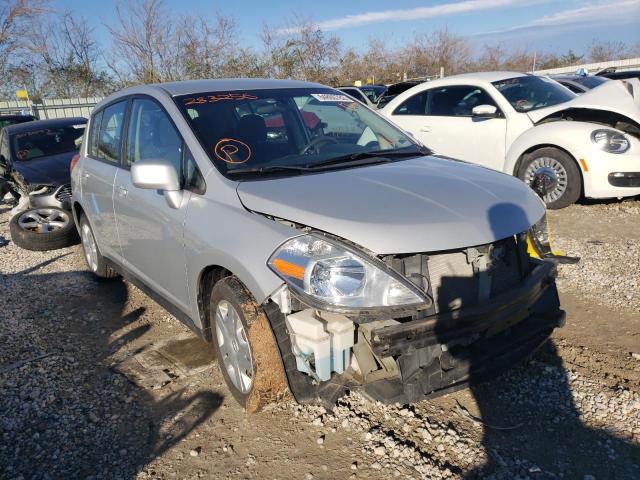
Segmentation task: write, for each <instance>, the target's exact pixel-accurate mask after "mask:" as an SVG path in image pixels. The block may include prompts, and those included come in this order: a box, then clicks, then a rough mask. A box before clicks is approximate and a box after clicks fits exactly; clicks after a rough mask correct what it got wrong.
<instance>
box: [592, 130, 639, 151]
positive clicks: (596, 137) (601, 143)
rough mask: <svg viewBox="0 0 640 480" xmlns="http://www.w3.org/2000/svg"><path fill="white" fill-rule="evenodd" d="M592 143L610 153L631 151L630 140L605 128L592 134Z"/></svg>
mask: <svg viewBox="0 0 640 480" xmlns="http://www.w3.org/2000/svg"><path fill="white" fill-rule="evenodd" d="M591 141H592V142H593V143H595V144H596V145H597V147H598V148H599V149H600V150H602V151H604V152H608V153H624V152H626V151H627V150H629V146H630V144H629V140H628V139H627V137H625V136H624V135H623V134H622V133H620V132H616V131H615V130H607V129H604V128H601V129H598V130H594V131H593V132H591Z"/></svg>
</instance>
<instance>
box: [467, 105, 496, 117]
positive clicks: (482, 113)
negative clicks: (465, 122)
mask: <svg viewBox="0 0 640 480" xmlns="http://www.w3.org/2000/svg"><path fill="white" fill-rule="evenodd" d="M497 113H498V108H497V107H496V106H495V105H477V106H475V107H473V109H472V110H471V115H473V116H474V117H480V118H494V117H496V115H497Z"/></svg>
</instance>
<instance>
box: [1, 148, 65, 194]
mask: <svg viewBox="0 0 640 480" xmlns="http://www.w3.org/2000/svg"><path fill="white" fill-rule="evenodd" d="M76 153H77V152H66V153H61V154H59V155H51V156H48V157H40V158H34V159H33V160H27V161H24V162H21V161H17V162H13V168H14V169H15V170H17V171H18V172H19V173H20V174H21V175H22V176H23V177H24V179H25V180H26V181H27V183H29V184H31V185H37V184H41V185H56V186H57V185H64V184H67V183H69V182H70V181H71V173H70V171H69V164H70V162H71V158H72V157H73V156H74V155H75V154H76Z"/></svg>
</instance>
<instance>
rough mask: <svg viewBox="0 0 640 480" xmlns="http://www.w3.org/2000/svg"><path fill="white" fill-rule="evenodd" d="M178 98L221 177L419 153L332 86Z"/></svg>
mask: <svg viewBox="0 0 640 480" xmlns="http://www.w3.org/2000/svg"><path fill="white" fill-rule="evenodd" d="M176 103H177V105H178V106H179V108H181V109H182V111H183V113H184V115H185V118H186V119H187V121H188V122H189V123H190V124H191V127H192V128H193V130H194V132H195V134H196V136H197V137H198V139H199V140H200V142H201V144H202V146H203V147H204V148H205V150H206V151H207V153H208V154H209V156H210V158H211V160H212V161H213V162H214V164H215V165H216V166H217V167H218V169H220V171H221V172H222V173H223V174H225V175H231V176H233V175H234V172H236V173H237V174H240V173H241V172H242V173H246V172H247V171H248V170H252V171H253V173H255V171H256V170H262V171H264V170H265V169H267V168H269V169H271V170H274V169H276V168H281V169H284V168H286V169H289V170H291V171H293V170H294V169H298V170H300V169H303V168H304V169H310V168H313V167H314V166H319V165H320V164H323V165H326V164H328V163H332V164H334V165H338V164H339V163H340V162H339V161H340V159H343V158H344V159H345V162H347V161H353V160H354V158H355V157H358V158H360V159H362V158H363V157H367V156H368V155H369V154H370V153H371V154H372V155H371V156H372V157H373V156H374V154H377V155H378V156H381V155H383V154H389V155H390V156H393V155H394V154H397V155H398V156H400V155H401V154H403V155H404V156H406V155H407V154H408V153H410V152H414V153H415V155H414V156H417V155H420V154H421V153H420V150H419V147H418V146H416V145H415V144H414V143H413V142H412V141H411V140H410V139H409V137H408V136H407V135H405V134H404V133H402V132H401V131H400V130H398V129H397V128H396V127H394V126H392V125H391V124H389V123H388V122H387V121H386V120H384V119H382V118H381V117H380V116H378V115H377V114H375V113H373V112H372V111H371V110H369V109H368V108H367V107H365V106H363V105H362V104H361V103H359V102H357V101H355V100H353V99H352V98H351V97H349V96H347V95H345V94H344V93H342V92H340V91H337V90H333V89H317V88H313V89H300V88H293V89H291V88H290V89H269V90H250V91H237V92H206V93H199V94H196V95H189V96H180V97H176Z"/></svg>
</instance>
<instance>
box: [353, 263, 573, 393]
mask: <svg viewBox="0 0 640 480" xmlns="http://www.w3.org/2000/svg"><path fill="white" fill-rule="evenodd" d="M555 272H556V265H555V263H554V262H552V261H540V262H537V264H536V266H535V267H534V269H533V270H532V272H531V274H530V275H529V276H528V277H527V278H526V279H525V281H524V282H523V283H522V284H521V285H520V286H519V287H518V288H516V289H512V290H510V291H508V292H505V293H504V294H502V295H500V296H498V297H495V298H494V299H492V300H491V301H489V302H487V303H484V304H482V305H478V306H475V307H470V308H466V309H461V310H457V311H454V312H449V313H446V314H438V315H433V316H431V317H428V318H424V319H420V320H414V321H411V322H407V323H402V324H398V325H392V326H386V327H382V328H379V329H376V330H373V332H372V338H371V346H372V349H373V352H374V354H376V355H377V356H380V357H388V356H392V357H394V358H395V359H396V361H397V364H398V366H399V370H400V377H399V378H390V379H382V380H378V381H376V382H372V383H369V384H367V385H365V386H364V390H365V392H366V393H367V394H368V395H369V396H370V397H372V398H374V399H376V400H380V401H383V402H385V403H393V402H413V401H417V400H420V399H422V398H425V397H426V396H434V395H438V394H442V393H445V392H447V391H450V390H455V389H457V388H460V387H463V386H465V385H468V384H473V383H476V382H480V381H483V380H486V379H487V378H489V377H491V376H495V375H497V374H498V373H500V372H501V371H504V370H506V369H508V368H509V367H511V366H513V365H514V364H515V363H517V362H519V361H521V360H523V359H524V358H526V357H528V356H530V355H531V354H532V353H533V352H535V350H536V349H537V348H538V347H539V346H540V345H542V344H543V343H544V342H545V341H546V340H547V338H548V337H549V336H550V335H551V333H552V331H553V329H554V328H556V327H558V326H562V325H563V324H564V319H565V313H564V311H562V310H561V309H560V302H559V299H558V292H557V289H556V286H555V280H554V279H555Z"/></svg>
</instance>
